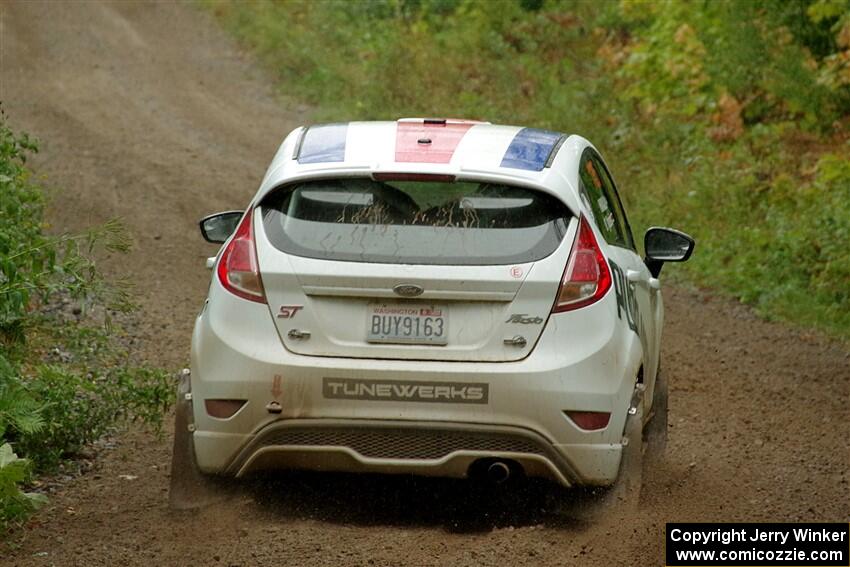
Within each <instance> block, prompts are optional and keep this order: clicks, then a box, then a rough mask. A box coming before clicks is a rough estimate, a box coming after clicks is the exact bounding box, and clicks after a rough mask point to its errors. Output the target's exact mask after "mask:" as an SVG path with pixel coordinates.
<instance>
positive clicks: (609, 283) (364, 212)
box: [175, 119, 694, 486]
mask: <svg viewBox="0 0 850 567" xmlns="http://www.w3.org/2000/svg"><path fill="white" fill-rule="evenodd" d="M201 232H202V233H203V236H204V237H205V238H206V239H207V240H208V241H210V242H215V243H221V244H222V247H221V249H220V250H219V252H218V255H217V256H216V257H215V258H211V259H210V260H209V261H208V264H209V267H211V268H212V269H213V276H212V282H211V284H210V288H209V295H208V297H207V299H206V301H205V302H204V304H203V308H202V309H201V312H200V314H199V315H198V317H197V321H196V322H195V329H194V334H193V337H192V354H191V372H190V373H188V372H187V373H186V374H185V376H184V378H183V380H182V383H181V386H180V394H179V395H180V398H179V400H180V403H179V409H178V416H177V424H178V431H177V437H176V442H175V467H176V468H175V472H176V473H177V475H178V476H179V475H180V474H182V473H181V467H182V468H183V469H185V468H186V467H187V466H189V467H191V468H192V469H193V470H196V471H198V472H200V473H201V474H208V475H227V476H241V475H244V474H246V473H248V472H252V471H257V470H262V469H290V468H297V469H312V470H323V471H350V472H352V471H354V472H357V471H362V472H380V473H405V474H417V475H434V476H447V477H466V476H471V475H476V474H483V475H488V476H489V477H490V478H491V479H493V480H497V481H498V480H502V479H505V478H507V477H508V476H511V475H525V476H528V477H545V478H548V479H551V480H553V481H555V482H557V483H560V484H562V485H565V486H573V485H610V484H612V483H613V482H614V481H615V479H616V478H617V476H618V470H619V469H620V464H621V458H622V455H623V453H624V447H625V446H627V445H628V444H629V443H640V441H641V439H640V437H641V433H640V432H641V430H642V429H643V428H644V427H645V426H647V424H648V423H650V424H651V423H654V424H655V425H654V426H655V427H656V428H659V427H660V428H661V430H666V423H663V422H664V421H665V420H666V391H665V388H666V387H665V385H664V383H663V380H661V379H660V377H659V372H658V368H659V351H660V344H661V329H662V323H663V319H664V317H663V314H664V311H663V303H662V298H661V285H660V283H659V279H658V278H659V273H660V271H661V268H662V265H663V264H664V263H665V262H681V261H684V260H686V259H687V258H688V257H689V256H690V255H691V252H692V250H693V247H694V242H693V240H692V239H691V238H690V237H688V236H687V235H685V234H683V233H681V232H678V231H675V230H672V229H668V228H651V229H649V230H648V231H647V233H646V235H645V237H644V249H645V256H644V257H641V255H640V253H639V251H638V246H637V243H636V241H635V239H634V236H633V234H632V230H631V227H630V226H629V221H628V219H627V217H626V213H625V210H624V208H623V204H622V201H621V199H620V197H619V195H618V192H617V187H616V184H615V182H614V179H613V177H612V175H611V173H610V171H609V169H608V167H607V166H606V164H605V162H604V161H603V159H602V157H601V156H600V154H599V152H598V151H597V150H596V149H595V148H594V147H593V146H592V145H591V144H590V142H588V141H587V140H585V139H584V138H582V137H580V136H577V135H568V134H561V133H558V132H551V131H546V130H539V129H533V128H520V127H515V126H500V125H494V124H489V123H481V122H474V121H465V120H442V119H403V120H398V121H396V122H350V123H341V124H324V125H316V126H309V127H302V128H298V129H296V130H295V131H293V132H292V133H291V134H289V136H287V137H286V139H285V140H284V141H283V144H282V145H281V146H280V149H279V151H278V152H277V155H276V156H275V157H274V160H273V161H272V163H271V166H270V167H269V169H268V171H267V172H266V174H265V177H264V178H263V181H262V183H261V184H260V188H259V190H258V191H257V193H256V195H254V197H253V198H252V199H251V201H250V202H249V203H248V204H247V206H246V208H245V210H244V211H229V212H224V213H218V214H215V215H211V216H208V217H206V218H204V219H203V220H202V221H201ZM654 400H655V406H654V405H653V401H654ZM659 400H660V401H659ZM659 422H662V423H661V424H660V425H659ZM187 463H188V465H187Z"/></svg>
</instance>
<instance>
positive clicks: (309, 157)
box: [298, 124, 348, 163]
mask: <svg viewBox="0 0 850 567" xmlns="http://www.w3.org/2000/svg"><path fill="white" fill-rule="evenodd" d="M347 135H348V124H322V125H320V126H311V127H310V128H308V129H307V131H306V132H305V133H304V139H303V140H301V151H299V152H298V163H325V162H331V161H345V139H346V137H347Z"/></svg>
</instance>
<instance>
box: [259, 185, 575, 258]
mask: <svg viewBox="0 0 850 567" xmlns="http://www.w3.org/2000/svg"><path fill="white" fill-rule="evenodd" d="M262 214H263V224H264V227H265V230H266V235H267V236H268V238H269V240H270V241H271V243H272V244H273V245H274V246H275V247H277V248H278V249H280V250H282V251H284V252H286V253H288V254H294V255H296V256H306V257H308V258H320V259H325V260H343V261H350V262H377V263H393V264H443V265H447V264H448V265H491V264H520V263H524V262H532V261H535V260H539V259H541V258H543V257H545V256H548V255H549V254H551V253H552V252H554V251H555V249H556V248H557V247H558V244H560V242H561V239H562V238H563V237H564V234H565V233H566V230H567V225H568V223H569V218H570V216H571V215H570V213H569V211H568V209H567V208H566V206H564V204H563V203H561V202H560V201H558V200H557V199H555V198H554V197H551V196H549V195H547V194H545V193H541V192H538V191H533V190H529V189H523V188H520V187H511V186H508V185H499V184H493V183H476V182H458V183H444V182H435V181H425V182H422V181H390V182H382V181H373V180H371V179H328V180H318V181H308V182H305V183H299V184H296V185H289V186H286V187H282V188H280V189H279V190H277V191H275V192H274V193H272V194H271V195H270V196H269V197H267V198H266V199H265V201H264V202H263V204H262Z"/></svg>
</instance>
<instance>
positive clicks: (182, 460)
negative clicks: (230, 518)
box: [168, 370, 229, 510]
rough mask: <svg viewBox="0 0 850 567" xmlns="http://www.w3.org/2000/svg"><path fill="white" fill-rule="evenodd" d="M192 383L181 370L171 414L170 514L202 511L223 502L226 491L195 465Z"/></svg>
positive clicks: (189, 377)
mask: <svg viewBox="0 0 850 567" xmlns="http://www.w3.org/2000/svg"><path fill="white" fill-rule="evenodd" d="M191 392H192V381H191V375H190V374H189V371H188V370H184V371H183V372H182V373H181V375H180V379H179V382H178V383H177V404H176V408H175V414H174V449H173V452H172V454H171V487H170V490H169V494H168V504H169V507H170V508H171V509H172V510H191V509H195V508H202V507H204V506H208V505H210V504H214V503H215V502H219V501H221V500H224V499H225V498H227V496H228V494H229V493H228V491H227V490H226V487H225V486H224V485H223V482H222V481H220V480H218V479H216V478H213V477H210V476H208V475H205V474H203V473H202V472H201V471H200V470H199V469H198V465H197V462H196V461H195V444H194V440H193V435H192V431H191V430H190V429H191V427H192V424H193V421H194V420H193V419H192V397H191Z"/></svg>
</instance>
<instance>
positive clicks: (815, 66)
mask: <svg viewBox="0 0 850 567" xmlns="http://www.w3.org/2000/svg"><path fill="white" fill-rule="evenodd" d="M201 3H202V5H203V6H205V7H206V8H207V9H209V10H210V11H211V12H212V13H213V14H215V16H216V17H217V18H218V19H219V20H220V21H221V22H222V24H223V25H224V26H225V27H226V28H227V29H228V30H230V31H231V32H232V33H233V34H234V35H235V36H236V37H237V38H238V39H239V40H240V41H241V42H242V43H243V44H244V45H245V46H247V47H248V48H249V49H251V50H252V51H254V52H255V53H257V54H258V55H259V57H260V58H261V59H262V60H263V61H264V62H265V64H266V65H267V66H268V67H269V68H270V69H271V70H272V71H273V72H274V73H275V74H276V76H277V77H278V78H279V81H280V86H279V89H280V92H281V94H282V95H283V96H285V97H286V98H288V99H292V100H301V101H306V102H309V103H310V104H312V105H314V106H315V108H316V111H315V116H314V119H315V120H316V121H336V120H342V121H345V120H361V119H395V118H398V117H403V116H453V117H465V118H477V119H485V120H490V121H492V122H502V123H509V124H519V125H528V126H535V127H539V128H549V129H553V130H558V131H563V132H571V133H580V134H582V135H584V136H585V137H587V138H588V139H590V140H592V141H593V142H594V143H595V144H596V145H597V146H598V147H599V148H600V149H601V150H602V152H603V155H605V157H606V159H607V161H608V162H609V164H610V166H611V168H612V169H613V173H614V175H615V177H616V179H617V180H618V182H619V185H620V189H621V192H622V193H623V198H624V200H625V202H626V207H627V209H628V210H629V212H630V215H631V217H632V221H633V222H632V224H633V226H634V228H635V229H636V232H637V233H638V234H637V237H638V240H642V238H641V237H640V233H642V232H643V230H645V229H646V228H647V227H649V226H652V225H668V226H674V227H678V228H681V229H682V230H685V231H687V232H689V233H691V234H692V235H693V236H695V238H696V239H697V243H698V244H697V250H696V253H695V255H694V257H693V258H692V260H691V261H690V262H689V263H688V264H686V265H685V266H684V267H682V268H679V267H668V269H667V270H666V272H667V274H668V277H669V276H670V275H671V274H674V273H676V272H678V271H679V270H681V271H682V273H683V275H684V278H686V280H687V281H689V282H691V283H692V284H694V285H698V286H703V287H709V288H711V289H713V290H716V291H718V292H720V293H724V294H727V295H729V296H732V297H734V298H737V299H738V300H740V301H742V302H744V303H747V304H749V305H753V306H754V307H755V308H756V309H757V310H758V311H759V313H761V314H762V315H763V316H765V317H769V318H776V319H783V320H788V321H793V322H796V323H799V324H803V325H807V326H812V327H816V328H819V329H821V330H823V331H826V332H828V333H830V334H832V335H835V336H839V337H842V338H844V339H848V338H850V246H848V243H850V143H849V142H848V138H850V1H848V0H803V1H801V2H796V3H789V2H781V1H779V0H733V1H730V2H703V3H693V2H684V1H680V0H660V1H622V2H620V1H609V2H592V3H591V2H582V1H579V0H490V1H483V0H373V1H369V2H365V1H364V2H344V1H341V0H325V1H322V2H303V1H295V0H284V1H278V2H271V1H256V2H238V1H233V0H202V1H201ZM677 277H678V276H677Z"/></svg>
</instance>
